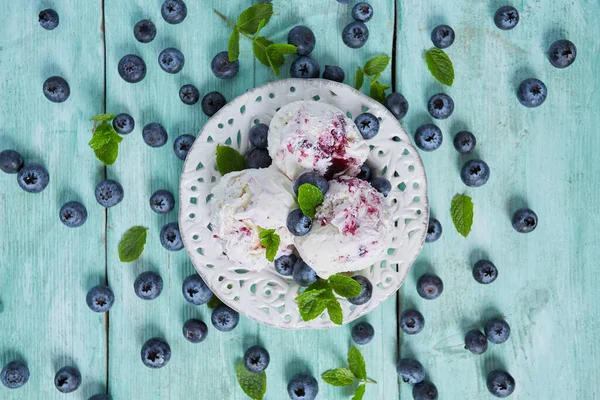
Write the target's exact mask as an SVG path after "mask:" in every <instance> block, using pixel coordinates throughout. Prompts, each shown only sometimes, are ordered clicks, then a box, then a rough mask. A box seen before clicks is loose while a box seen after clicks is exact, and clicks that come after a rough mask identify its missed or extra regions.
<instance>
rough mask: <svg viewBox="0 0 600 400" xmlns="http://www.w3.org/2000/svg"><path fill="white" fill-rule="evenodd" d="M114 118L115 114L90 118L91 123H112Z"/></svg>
mask: <svg viewBox="0 0 600 400" xmlns="http://www.w3.org/2000/svg"><path fill="white" fill-rule="evenodd" d="M113 118H115V114H98V115H96V116H93V117H92V118H90V121H98V122H103V121H110V120H112V119H113Z"/></svg>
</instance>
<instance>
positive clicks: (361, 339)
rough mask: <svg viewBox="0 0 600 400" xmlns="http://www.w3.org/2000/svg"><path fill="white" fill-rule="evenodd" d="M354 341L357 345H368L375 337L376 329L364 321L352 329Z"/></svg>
mask: <svg viewBox="0 0 600 400" xmlns="http://www.w3.org/2000/svg"><path fill="white" fill-rule="evenodd" d="M351 336H352V340H353V341H354V343H356V344H367V343H369V342H370V341H371V340H373V338H374V337H375V329H373V325H371V324H370V323H368V322H366V321H363V322H359V323H358V324H356V325H354V326H353V327H352V333H351Z"/></svg>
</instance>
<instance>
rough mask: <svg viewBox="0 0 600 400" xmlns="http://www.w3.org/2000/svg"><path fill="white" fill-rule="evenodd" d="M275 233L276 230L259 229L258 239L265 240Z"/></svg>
mask: <svg viewBox="0 0 600 400" xmlns="http://www.w3.org/2000/svg"><path fill="white" fill-rule="evenodd" d="M274 233H275V229H265V228H261V227H260V226H259V227H258V237H259V238H261V239H264V238H266V237H269V236H270V235H272V234H274Z"/></svg>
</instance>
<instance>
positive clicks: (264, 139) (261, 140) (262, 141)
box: [248, 123, 269, 149]
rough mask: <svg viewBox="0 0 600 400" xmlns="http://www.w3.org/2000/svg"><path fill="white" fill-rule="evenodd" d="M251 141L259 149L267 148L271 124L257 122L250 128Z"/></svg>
mask: <svg viewBox="0 0 600 400" xmlns="http://www.w3.org/2000/svg"><path fill="white" fill-rule="evenodd" d="M248 136H249V138H250V143H251V144H252V146H254V147H256V148H257V149H266V148H267V146H268V136H269V125H267V124H262V123H261V124H255V125H253V126H252V128H250V134H249V135H248Z"/></svg>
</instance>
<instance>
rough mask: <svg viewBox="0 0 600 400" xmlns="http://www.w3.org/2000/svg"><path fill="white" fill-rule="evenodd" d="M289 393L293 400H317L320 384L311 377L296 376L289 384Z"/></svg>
mask: <svg viewBox="0 0 600 400" xmlns="http://www.w3.org/2000/svg"><path fill="white" fill-rule="evenodd" d="M287 391H288V396H290V399H291V400H315V399H316V398H317V394H318V393H319V383H318V382H317V380H316V379H315V378H313V377H312V376H310V375H295V376H293V377H292V379H291V380H290V383H288V387H287Z"/></svg>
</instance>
